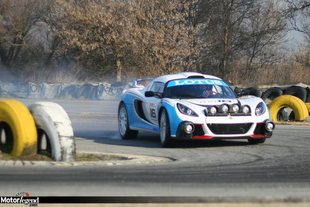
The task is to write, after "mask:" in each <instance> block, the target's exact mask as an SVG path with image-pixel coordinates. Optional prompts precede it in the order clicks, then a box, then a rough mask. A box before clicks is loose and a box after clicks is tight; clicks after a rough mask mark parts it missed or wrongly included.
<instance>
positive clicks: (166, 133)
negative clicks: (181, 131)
mask: <svg viewBox="0 0 310 207" xmlns="http://www.w3.org/2000/svg"><path fill="white" fill-rule="evenodd" d="M159 124H160V142H161V145H162V146H163V147H171V146H172V141H171V137H170V123H169V118H168V114H167V112H166V110H165V109H163V110H162V111H161V114H160V122H159Z"/></svg>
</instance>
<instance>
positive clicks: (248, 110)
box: [242, 106, 250, 114]
mask: <svg viewBox="0 0 310 207" xmlns="http://www.w3.org/2000/svg"><path fill="white" fill-rule="evenodd" d="M242 112H243V113H244V114H248V113H250V107H248V106H243V108H242Z"/></svg>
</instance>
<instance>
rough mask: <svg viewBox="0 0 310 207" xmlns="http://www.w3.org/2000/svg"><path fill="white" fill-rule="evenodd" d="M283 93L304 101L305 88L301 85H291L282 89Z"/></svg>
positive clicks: (305, 96) (305, 95)
mask: <svg viewBox="0 0 310 207" xmlns="http://www.w3.org/2000/svg"><path fill="white" fill-rule="evenodd" d="M283 94H284V95H292V96H296V97H298V98H299V99H300V100H302V101H306V98H307V90H306V89H305V88H303V87H301V86H291V87H288V88H286V89H285V90H284V91H283Z"/></svg>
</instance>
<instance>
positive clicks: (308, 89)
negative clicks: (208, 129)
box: [305, 87, 310, 103]
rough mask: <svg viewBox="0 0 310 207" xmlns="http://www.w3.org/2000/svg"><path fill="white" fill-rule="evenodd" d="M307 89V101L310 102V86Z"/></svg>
mask: <svg viewBox="0 0 310 207" xmlns="http://www.w3.org/2000/svg"><path fill="white" fill-rule="evenodd" d="M306 91H307V99H306V101H305V102H306V103H310V88H309V87H307V88H306Z"/></svg>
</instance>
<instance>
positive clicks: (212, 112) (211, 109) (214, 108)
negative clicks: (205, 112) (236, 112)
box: [209, 106, 217, 115]
mask: <svg viewBox="0 0 310 207" xmlns="http://www.w3.org/2000/svg"><path fill="white" fill-rule="evenodd" d="M209 111H210V113H211V114H212V115H214V114H216V112H217V109H216V107H215V106H212V107H210V109H209Z"/></svg>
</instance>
